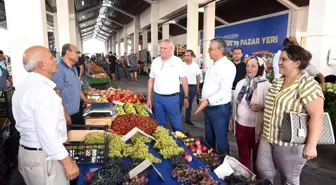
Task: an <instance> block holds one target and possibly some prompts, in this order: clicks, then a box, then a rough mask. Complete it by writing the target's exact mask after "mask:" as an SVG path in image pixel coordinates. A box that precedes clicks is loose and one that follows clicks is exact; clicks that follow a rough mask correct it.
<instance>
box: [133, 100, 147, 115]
mask: <svg viewBox="0 0 336 185" xmlns="http://www.w3.org/2000/svg"><path fill="white" fill-rule="evenodd" d="M134 107H135V109H136V111H137V112H138V114H139V115H140V116H146V117H148V116H149V114H148V112H147V110H146V108H145V107H144V106H143V105H142V104H141V103H136V104H134Z"/></svg>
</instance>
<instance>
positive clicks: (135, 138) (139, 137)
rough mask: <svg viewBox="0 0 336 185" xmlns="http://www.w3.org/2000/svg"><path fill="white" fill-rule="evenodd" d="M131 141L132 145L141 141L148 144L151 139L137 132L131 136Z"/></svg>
mask: <svg viewBox="0 0 336 185" xmlns="http://www.w3.org/2000/svg"><path fill="white" fill-rule="evenodd" d="M131 141H132V143H136V142H137V141H141V142H143V143H150V142H151V141H152V139H151V138H149V137H147V136H145V135H143V134H141V133H139V132H138V133H136V134H135V135H133V136H132V138H131Z"/></svg>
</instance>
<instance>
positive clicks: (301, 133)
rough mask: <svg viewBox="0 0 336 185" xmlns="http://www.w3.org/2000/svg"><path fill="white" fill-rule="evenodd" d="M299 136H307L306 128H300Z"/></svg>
mask: <svg viewBox="0 0 336 185" xmlns="http://www.w3.org/2000/svg"><path fill="white" fill-rule="evenodd" d="M298 136H299V137H306V133H305V131H304V129H299V130H298Z"/></svg>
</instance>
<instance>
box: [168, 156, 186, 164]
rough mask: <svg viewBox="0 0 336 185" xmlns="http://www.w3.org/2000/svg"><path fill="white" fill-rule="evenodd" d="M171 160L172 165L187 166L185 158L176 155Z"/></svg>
mask: <svg viewBox="0 0 336 185" xmlns="http://www.w3.org/2000/svg"><path fill="white" fill-rule="evenodd" d="M170 160H171V163H172V165H174V166H178V165H180V164H186V161H185V159H184V157H183V156H181V155H174V156H173V157H172V158H171V159H170Z"/></svg>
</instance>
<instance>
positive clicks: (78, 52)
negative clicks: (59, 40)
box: [69, 49, 81, 55]
mask: <svg viewBox="0 0 336 185" xmlns="http://www.w3.org/2000/svg"><path fill="white" fill-rule="evenodd" d="M69 51H71V52H74V53H77V54H78V55H79V54H81V52H80V51H72V50H71V49H69Z"/></svg>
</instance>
